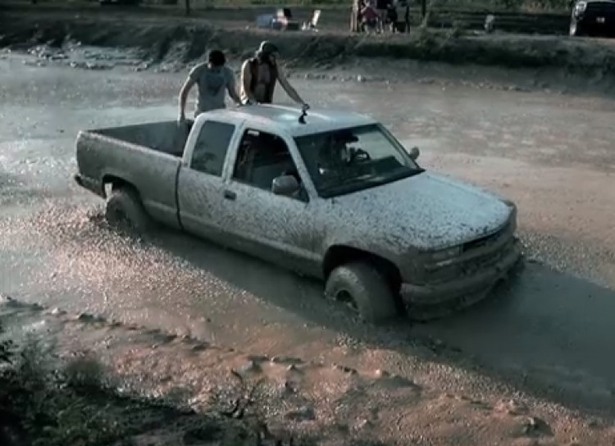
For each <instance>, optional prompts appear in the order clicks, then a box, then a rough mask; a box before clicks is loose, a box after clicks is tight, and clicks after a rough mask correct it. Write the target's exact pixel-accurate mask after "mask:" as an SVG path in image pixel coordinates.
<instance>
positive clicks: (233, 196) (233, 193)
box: [224, 190, 237, 200]
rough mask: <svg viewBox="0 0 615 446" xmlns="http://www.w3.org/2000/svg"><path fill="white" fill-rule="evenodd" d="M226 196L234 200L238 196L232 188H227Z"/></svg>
mask: <svg viewBox="0 0 615 446" xmlns="http://www.w3.org/2000/svg"><path fill="white" fill-rule="evenodd" d="M224 198H226V199H227V200H234V199H235V198H237V194H236V193H235V192H233V191H231V190H225V191H224Z"/></svg>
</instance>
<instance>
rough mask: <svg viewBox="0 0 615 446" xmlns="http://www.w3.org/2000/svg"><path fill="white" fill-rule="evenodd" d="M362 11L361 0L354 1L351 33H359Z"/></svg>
mask: <svg viewBox="0 0 615 446" xmlns="http://www.w3.org/2000/svg"><path fill="white" fill-rule="evenodd" d="M360 9H361V0H352V9H351V10H350V32H351V33H356V32H359V23H360V17H359V15H360V14H359V10H360Z"/></svg>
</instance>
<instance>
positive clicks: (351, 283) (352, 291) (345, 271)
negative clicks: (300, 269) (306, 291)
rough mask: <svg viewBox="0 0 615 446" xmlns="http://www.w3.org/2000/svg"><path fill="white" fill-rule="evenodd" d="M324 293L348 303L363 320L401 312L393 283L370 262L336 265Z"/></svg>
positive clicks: (386, 317)
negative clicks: (398, 310)
mask: <svg viewBox="0 0 615 446" xmlns="http://www.w3.org/2000/svg"><path fill="white" fill-rule="evenodd" d="M325 296H326V297H328V298H330V299H335V300H338V301H341V302H344V303H346V304H348V306H349V307H351V308H352V309H353V310H354V311H356V312H357V313H358V314H359V316H360V317H361V318H362V319H363V320H365V321H366V322H370V323H373V324H381V323H383V322H386V321H389V320H391V319H393V318H395V317H396V316H397V315H398V312H397V306H396V303H395V295H394V293H393V290H392V288H391V285H390V284H389V282H388V281H387V279H386V277H385V276H384V275H383V274H382V273H381V272H380V271H378V270H377V269H376V268H374V267H373V266H371V265H369V264H367V263H362V262H361V263H350V264H346V265H341V266H338V267H337V268H335V269H334V270H333V271H332V272H331V274H330V275H329V278H328V279H327V284H326V286H325Z"/></svg>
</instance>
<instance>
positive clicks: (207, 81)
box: [179, 50, 241, 122]
mask: <svg viewBox="0 0 615 446" xmlns="http://www.w3.org/2000/svg"><path fill="white" fill-rule="evenodd" d="M194 85H196V86H197V88H198V90H199V91H198V98H197V103H196V110H195V112H194V117H195V118H196V117H197V116H198V115H199V114H201V113H203V112H206V111H210V110H216V109H219V108H225V107H226V105H225V99H226V94H227V92H228V95H229V96H230V97H231V99H233V101H235V102H236V103H237V104H241V99H240V98H239V95H238V94H237V91H236V89H235V74H234V73H233V71H232V70H231V69H230V68H228V67H227V66H226V57H225V56H224V53H223V52H222V51H220V50H211V51H210V52H209V55H208V61H207V62H206V63H200V64H198V65H196V66H195V67H194V68H192V69H191V70H190V73H189V74H188V78H187V79H186V82H184V85H183V86H182V88H181V90H180V92H179V121H180V122H183V121H184V120H185V109H186V100H187V99H188V93H189V92H190V90H191V89H192V87H193V86H194Z"/></svg>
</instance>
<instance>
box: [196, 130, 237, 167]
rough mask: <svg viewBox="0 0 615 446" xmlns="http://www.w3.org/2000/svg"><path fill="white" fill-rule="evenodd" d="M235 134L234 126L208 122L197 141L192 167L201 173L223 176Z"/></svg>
mask: <svg viewBox="0 0 615 446" xmlns="http://www.w3.org/2000/svg"><path fill="white" fill-rule="evenodd" d="M234 132H235V126H234V125H233V124H227V123H225V122H217V121H206V122H205V123H204V124H203V127H201V133H200V134H199V137H198V138H197V140H196V144H195V146H194V152H193V153H192V161H191V163H190V167H191V168H192V169H194V170H198V171H199V172H203V173H208V174H210V175H216V176H218V177H219V176H221V175H222V168H223V167H224V159H225V158H226V152H227V151H228V146H229V143H230V142H231V138H232V137H233V133H234Z"/></svg>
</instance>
